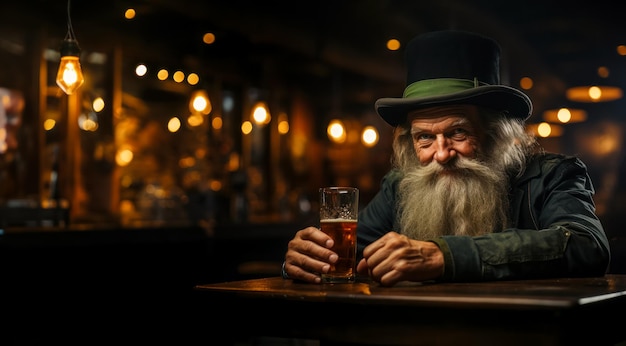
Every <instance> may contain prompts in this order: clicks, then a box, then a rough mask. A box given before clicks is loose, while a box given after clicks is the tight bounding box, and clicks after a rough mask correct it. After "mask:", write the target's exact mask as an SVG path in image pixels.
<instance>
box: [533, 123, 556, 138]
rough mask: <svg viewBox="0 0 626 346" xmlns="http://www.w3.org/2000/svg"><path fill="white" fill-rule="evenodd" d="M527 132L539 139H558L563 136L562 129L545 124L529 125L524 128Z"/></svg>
mask: <svg viewBox="0 0 626 346" xmlns="http://www.w3.org/2000/svg"><path fill="white" fill-rule="evenodd" d="M526 129H527V131H528V132H530V133H532V134H533V135H535V136H539V137H544V138H546V137H559V136H561V135H563V127H562V126H559V125H556V124H548V123H545V122H542V123H539V124H529V125H527V126H526Z"/></svg>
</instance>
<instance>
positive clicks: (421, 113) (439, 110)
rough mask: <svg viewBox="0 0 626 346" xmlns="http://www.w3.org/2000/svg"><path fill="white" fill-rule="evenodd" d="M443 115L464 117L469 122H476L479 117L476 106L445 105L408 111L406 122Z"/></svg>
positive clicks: (441, 116)
mask: <svg viewBox="0 0 626 346" xmlns="http://www.w3.org/2000/svg"><path fill="white" fill-rule="evenodd" d="M443 117H464V118H468V119H469V120H470V121H471V122H477V121H478V119H479V110H478V106H475V105H446V106H436V107H428V108H422V109H418V110H414V111H412V112H409V114H408V115H407V122H408V123H411V121H413V120H416V119H429V118H443Z"/></svg>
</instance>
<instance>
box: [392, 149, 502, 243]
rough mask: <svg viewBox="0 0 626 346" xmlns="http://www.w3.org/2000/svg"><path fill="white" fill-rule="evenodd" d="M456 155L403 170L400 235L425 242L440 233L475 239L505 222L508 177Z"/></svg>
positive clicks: (417, 164)
mask: <svg viewBox="0 0 626 346" xmlns="http://www.w3.org/2000/svg"><path fill="white" fill-rule="evenodd" d="M492 166H494V165H489V164H486V163H483V162H481V161H479V160H475V159H467V158H464V157H458V158H457V159H456V160H454V161H453V162H452V163H448V164H446V165H445V166H444V165H441V164H439V163H438V162H436V161H433V162H432V163H430V164H428V165H426V166H422V165H420V164H419V163H417V162H416V163H415V164H414V165H411V167H412V168H407V169H405V170H404V172H403V173H404V178H403V179H402V181H401V182H400V185H399V206H398V207H399V211H400V225H402V226H401V227H402V229H401V233H403V234H405V235H407V236H408V237H409V238H413V239H418V240H426V239H434V238H437V237H440V236H442V235H468V236H475V235H481V234H486V233H491V232H494V231H500V230H502V229H503V228H504V227H505V226H506V225H507V223H508V217H507V214H508V212H507V211H508V197H507V192H508V188H507V180H508V177H507V175H506V174H505V173H504V171H503V170H502V169H499V168H497V167H492Z"/></svg>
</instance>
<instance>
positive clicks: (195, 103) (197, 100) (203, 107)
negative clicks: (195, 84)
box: [189, 90, 213, 114]
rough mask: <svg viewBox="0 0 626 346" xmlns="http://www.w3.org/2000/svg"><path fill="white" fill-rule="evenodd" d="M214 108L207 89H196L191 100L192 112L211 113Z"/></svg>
mask: <svg viewBox="0 0 626 346" xmlns="http://www.w3.org/2000/svg"><path fill="white" fill-rule="evenodd" d="M212 109H213V106H212V105H211V100H210V99H209V95H208V94H207V92H206V91H204V90H196V91H194V92H193V94H192V95H191V100H190V101H189V111H190V112H191V113H202V114H209V113H211V110H212Z"/></svg>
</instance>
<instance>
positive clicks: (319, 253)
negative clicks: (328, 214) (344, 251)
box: [283, 227, 339, 284]
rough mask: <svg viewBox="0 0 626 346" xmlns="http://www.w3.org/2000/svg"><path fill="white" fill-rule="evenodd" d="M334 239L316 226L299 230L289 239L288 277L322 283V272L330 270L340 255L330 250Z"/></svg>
mask: <svg viewBox="0 0 626 346" xmlns="http://www.w3.org/2000/svg"><path fill="white" fill-rule="evenodd" d="M333 245H334V242H333V240H332V239H331V238H330V237H329V236H328V235H326V233H324V232H322V231H321V230H320V229H319V228H316V227H307V228H305V229H302V230H299V231H298V232H297V233H296V235H295V236H294V237H293V239H291V240H290V241H289V244H288V246H287V253H286V254H285V263H284V264H283V270H284V273H285V274H287V275H286V276H287V278H289V279H293V280H299V281H304V282H310V283H318V284H319V283H321V282H322V278H321V276H320V274H321V273H326V272H328V271H329V270H330V265H331V264H333V263H335V262H337V260H338V259H339V256H338V255H337V254H336V253H335V252H333V251H332V250H330V248H332V247H333Z"/></svg>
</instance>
